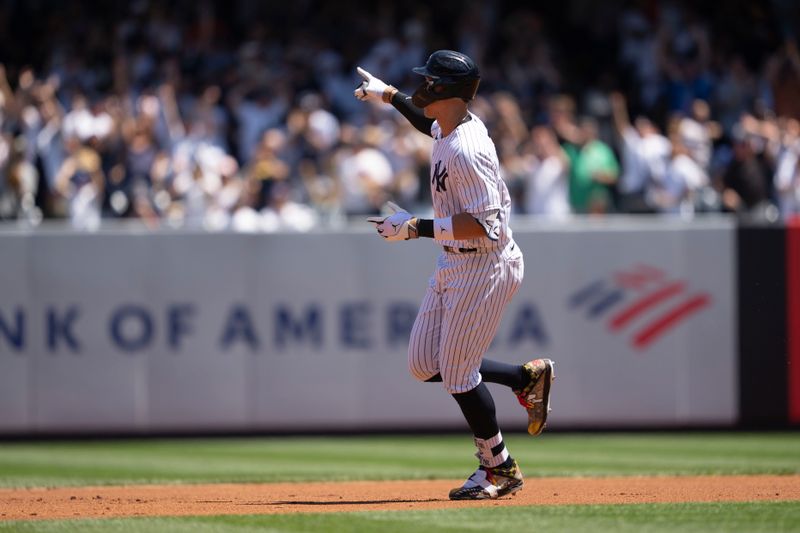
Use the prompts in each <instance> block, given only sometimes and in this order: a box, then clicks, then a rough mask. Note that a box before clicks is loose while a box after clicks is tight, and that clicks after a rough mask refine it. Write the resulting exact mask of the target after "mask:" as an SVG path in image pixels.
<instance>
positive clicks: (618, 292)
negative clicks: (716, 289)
mask: <svg viewBox="0 0 800 533" xmlns="http://www.w3.org/2000/svg"><path fill="white" fill-rule="evenodd" d="M709 305H711V295H710V294H708V293H706V292H702V291H696V290H693V289H692V287H691V286H690V285H689V284H688V283H687V282H686V281H683V280H674V279H670V277H669V276H668V275H667V274H666V273H665V272H664V271H662V270H660V269H658V268H656V267H653V266H650V265H645V264H639V265H635V266H633V267H632V268H630V269H626V270H621V271H618V272H614V273H612V274H611V276H610V277H609V278H606V279H599V280H594V281H592V282H591V283H589V284H588V285H586V286H584V287H582V288H580V289H578V290H577V291H576V292H575V293H574V294H572V295H571V296H570V297H569V307H570V308H571V309H574V310H583V311H584V312H585V314H586V317H587V318H590V319H603V320H604V321H605V324H606V327H607V328H608V330H609V331H610V332H612V333H615V334H627V335H629V336H630V344H631V346H632V347H633V348H634V349H636V350H644V349H646V348H647V347H648V346H650V345H651V344H653V343H655V342H656V341H658V340H659V339H660V338H661V337H663V336H664V335H665V334H667V333H668V332H669V331H671V330H673V329H674V328H676V327H679V326H680V325H681V324H682V323H684V322H686V321H687V320H689V319H690V318H691V317H692V316H693V315H695V314H696V313H698V312H700V311H702V310H703V309H705V308H707V307H708V306H709Z"/></svg>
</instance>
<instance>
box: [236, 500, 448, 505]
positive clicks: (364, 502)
mask: <svg viewBox="0 0 800 533" xmlns="http://www.w3.org/2000/svg"><path fill="white" fill-rule="evenodd" d="M441 501H448V500H444V499H443V498H427V499H412V500H337V501H333V502H331V501H319V502H315V501H297V500H293V501H280V502H248V503H244V504H241V505H309V506H326V505H381V504H386V503H426V502H441Z"/></svg>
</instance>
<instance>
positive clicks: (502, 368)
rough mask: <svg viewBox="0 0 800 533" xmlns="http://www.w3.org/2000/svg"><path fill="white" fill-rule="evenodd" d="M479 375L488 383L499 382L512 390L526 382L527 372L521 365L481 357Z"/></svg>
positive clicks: (520, 387) (518, 388) (527, 378)
mask: <svg viewBox="0 0 800 533" xmlns="http://www.w3.org/2000/svg"><path fill="white" fill-rule="evenodd" d="M481 376H482V377H483V381H486V382H488V383H499V384H500V385H505V386H506V387H511V389H513V390H520V389H522V388H524V387H525V385H527V384H528V380H529V377H528V374H527V373H526V372H525V371H524V370H523V369H522V365H509V364H508V363H501V362H500V361H492V360H491V359H486V358H485V357H484V358H483V361H481Z"/></svg>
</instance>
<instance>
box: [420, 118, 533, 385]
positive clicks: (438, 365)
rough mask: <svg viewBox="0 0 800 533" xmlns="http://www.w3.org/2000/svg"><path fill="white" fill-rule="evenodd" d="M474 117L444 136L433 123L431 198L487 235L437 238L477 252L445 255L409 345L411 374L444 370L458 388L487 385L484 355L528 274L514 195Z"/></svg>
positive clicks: (437, 209)
mask: <svg viewBox="0 0 800 533" xmlns="http://www.w3.org/2000/svg"><path fill="white" fill-rule="evenodd" d="M470 116H471V120H469V121H467V122H464V123H462V124H460V125H459V126H458V127H457V128H456V129H455V130H453V131H452V132H451V133H450V135H448V136H447V137H445V138H442V137H441V130H440V129H439V125H438V123H436V122H434V124H433V126H432V127H431V135H432V136H433V138H434V146H433V151H432V154H431V196H432V197H433V210H434V214H435V216H436V218H440V217H448V216H453V215H456V214H458V213H470V214H472V215H473V216H474V217H475V218H476V219H477V220H478V221H479V222H480V223H481V224H482V225H483V226H484V229H486V231H487V236H486V237H480V238H477V239H470V240H437V242H438V243H439V244H442V245H446V246H452V247H454V248H477V249H478V251H477V252H467V253H450V252H442V254H441V255H440V256H439V259H438V261H437V264H436V271H435V272H434V274H433V276H431V278H430V281H429V284H428V289H427V292H426V293H425V298H424V299H423V301H422V305H421V306H420V309H419V313H418V314H417V318H416V320H415V321H414V327H413V328H412V330H411V338H410V340H409V345H408V363H409V369H410V370H411V373H412V375H413V376H414V377H416V378H417V379H419V380H422V381H424V380H426V379H428V378H430V377H432V376H434V375H435V374H437V373H439V374H441V377H442V381H443V383H444V387H445V389H446V390H447V391H448V392H450V393H451V394H457V393H463V392H467V391H470V390H472V389H474V388H475V387H476V386H478V385H479V384H480V382H481V375H480V365H481V359H482V358H483V355H484V353H485V352H486V350H487V349H488V348H489V345H490V344H491V342H492V339H493V338H494V336H495V334H496V333H497V328H498V326H499V324H500V319H501V317H502V315H503V310H504V309H505V307H506V305H507V304H508V302H509V301H510V300H511V298H512V297H513V296H514V294H515V293H516V292H517V290H518V289H519V287H520V286H521V284H522V278H523V276H524V262H523V257H522V252H521V250H520V249H519V247H518V246H516V244H515V243H514V241H513V239H512V235H511V229H510V228H509V227H508V218H509V214H510V212H511V198H510V196H509V194H508V189H507V188H506V186H505V183H504V182H503V180H502V179H501V178H500V171H499V167H500V165H499V163H498V161H497V153H496V151H495V147H494V143H493V142H492V140H491V139H490V138H489V135H488V132H487V131H486V127H485V126H484V125H483V123H482V122H481V121H480V120H479V119H478V117H476V116H475V115H472V114H470Z"/></svg>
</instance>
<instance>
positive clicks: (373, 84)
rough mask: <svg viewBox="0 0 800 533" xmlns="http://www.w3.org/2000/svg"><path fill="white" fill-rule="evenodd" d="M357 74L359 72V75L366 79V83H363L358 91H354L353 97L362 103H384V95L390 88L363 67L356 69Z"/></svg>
mask: <svg viewBox="0 0 800 533" xmlns="http://www.w3.org/2000/svg"><path fill="white" fill-rule="evenodd" d="M356 72H358V74H359V75H360V76H361V77H362V78H364V81H362V82H361V85H359V86H358V87H357V88H356V90H355V91H353V96H355V97H356V98H358V99H359V100H361V101H366V100H377V101H382V100H383V94H384V92H385V91H386V88H387V87H389V86H388V85H386V84H385V83H384V82H383V81H381V80H379V79H378V78H376V77H375V76H373V75H372V74H370V73H369V72H367V71H366V70H364V69H363V68H361V67H356Z"/></svg>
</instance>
